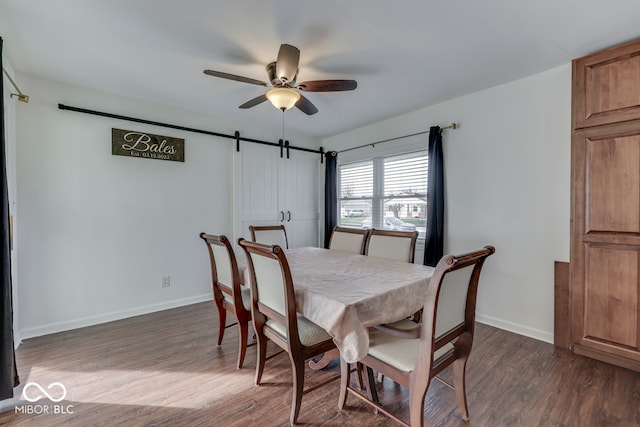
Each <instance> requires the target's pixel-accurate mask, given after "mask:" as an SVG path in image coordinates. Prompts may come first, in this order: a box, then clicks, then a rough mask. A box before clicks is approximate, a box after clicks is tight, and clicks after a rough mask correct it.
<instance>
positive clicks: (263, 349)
mask: <svg viewBox="0 0 640 427" xmlns="http://www.w3.org/2000/svg"><path fill="white" fill-rule="evenodd" d="M256 338H257V342H256V347H257V351H256V352H257V353H258V357H257V361H256V385H260V381H262V372H263V371H264V361H265V359H266V358H267V337H265V336H264V335H261V334H258V333H256Z"/></svg>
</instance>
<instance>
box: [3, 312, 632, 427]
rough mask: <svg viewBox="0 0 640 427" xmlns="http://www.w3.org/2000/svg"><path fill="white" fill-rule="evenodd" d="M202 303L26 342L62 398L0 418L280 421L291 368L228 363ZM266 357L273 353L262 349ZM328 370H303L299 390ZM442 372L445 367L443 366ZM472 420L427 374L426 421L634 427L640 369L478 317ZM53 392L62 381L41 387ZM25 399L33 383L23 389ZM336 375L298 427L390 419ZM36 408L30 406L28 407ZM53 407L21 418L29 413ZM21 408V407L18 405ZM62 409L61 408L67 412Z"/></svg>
mask: <svg viewBox="0 0 640 427" xmlns="http://www.w3.org/2000/svg"><path fill="white" fill-rule="evenodd" d="M216 317H217V316H216V315H215V308H214V306H213V302H206V303H200V304H195V305H191V306H186V307H181V308H177V309H173V310H168V311H164V312H159V313H153V314H148V315H144V316H139V317H134V318H130V319H126V320H121V321H117V322H111V323H107V324H102V325H97V326H92V327H88V328H83V329H77V330H73V331H68V332H64V333H59V334H53V335H48V336H44V337H39V338H33V339H29V340H25V341H24V342H23V343H22V344H21V345H20V347H19V348H18V351H17V354H16V356H17V360H18V368H19V372H20V377H21V380H22V384H23V385H25V384H27V383H29V382H36V383H38V384H39V385H41V386H42V387H43V388H45V389H46V387H47V386H48V385H50V384H51V383H53V382H59V383H61V384H63V385H64V387H65V388H66V390H67V394H66V398H65V399H64V400H63V401H61V402H59V403H54V402H52V401H50V400H48V399H46V398H43V399H41V400H38V401H37V402H33V403H30V402H27V401H22V402H20V403H19V404H18V405H17V408H18V413H16V409H13V408H11V409H9V410H7V411H6V412H4V413H1V414H0V425H3V426H4V425H7V426H9V425H10V426H22V425H24V426H82V427H84V426H116V425H117V426H156V425H158V426H160V425H162V426H165V425H166V426H246V427H248V426H256V425H257V426H262V427H268V426H286V425H288V419H289V409H290V404H291V370H290V364H289V360H288V358H287V356H286V354H278V355H276V356H275V357H273V358H272V359H270V360H268V361H267V365H266V367H265V373H264V376H263V385H261V386H259V387H256V386H255V385H254V383H253V379H254V363H255V346H252V347H249V349H248V350H247V356H246V360H245V366H244V368H243V369H241V370H237V369H236V367H235V364H236V352H237V334H236V328H235V327H231V328H228V329H227V335H226V336H225V338H224V341H223V345H221V346H216V344H215V343H216V331H217V318H216ZM269 351H270V354H271V353H275V352H276V350H275V348H274V347H270V350H269ZM337 373H338V363H337V361H335V362H332V364H330V365H329V367H328V368H327V369H325V370H323V371H319V372H315V371H312V370H310V369H308V371H307V374H306V377H305V389H307V388H309V387H313V386H314V384H319V383H321V382H323V381H324V380H325V379H327V378H329V377H331V376H334V375H336V374H337ZM443 376H444V377H445V379H450V378H447V377H450V376H451V373H450V372H448V371H445V372H444V373H443ZM467 387H468V389H467V397H468V400H469V412H470V416H471V420H470V421H469V422H468V423H465V422H464V421H462V420H461V419H460V416H459V413H458V409H457V405H456V401H455V396H454V393H453V391H452V390H450V389H448V388H447V387H445V386H443V385H442V384H440V383H439V382H437V381H434V382H433V383H432V384H431V388H430V389H429V393H428V395H427V398H426V409H425V425H427V426H491V427H493V426H527V427H528V426H576V427H588V426H598V427H600V426H640V374H639V373H636V372H632V371H629V370H626V369H622V368H617V367H615V366H611V365H607V364H605V363H601V362H597V361H594V360H590V359H587V358H583V357H580V356H575V355H573V354H571V353H569V352H567V351H563V350H557V349H554V347H553V346H552V345H550V344H546V343H543V342H540V341H536V340H533V339H530V338H525V337H522V336H519V335H515V334H512V333H509V332H505V331H502V330H499V329H496V328H492V327H489V326H486V325H481V324H480V325H478V326H477V332H476V338H475V342H474V349H473V352H472V354H471V359H470V362H469V365H468V371H467ZM380 388H381V389H383V390H381V391H380V393H381V399H383V402H384V404H385V406H386V407H388V408H391V409H392V410H394V411H399V413H400V414H401V415H402V416H403V417H406V416H407V415H408V411H407V407H406V404H405V402H406V400H405V398H406V392H405V390H403V389H402V388H401V387H399V386H397V385H395V384H394V383H392V382H391V381H390V380H389V379H385V380H384V383H383V384H381V385H380ZM48 391H49V392H50V393H51V395H52V397H54V398H57V397H59V396H61V388H60V387H59V386H53V387H52V388H51V390H48ZM28 395H29V397H30V398H32V399H33V398H35V397H37V396H38V395H40V394H39V391H38V390H37V389H35V388H33V387H32V389H31V390H29V393H28ZM337 401H338V382H337V381H335V382H332V383H330V384H329V385H326V386H324V387H320V388H317V389H315V390H311V391H310V392H308V393H305V395H304V398H303V401H302V409H301V414H300V417H299V424H300V425H309V426H311V425H341V426H387V425H395V423H394V422H392V421H390V420H389V419H387V418H386V417H385V416H383V415H381V414H380V415H376V414H374V413H373V412H372V411H371V410H370V409H369V408H368V407H367V406H365V405H364V404H363V403H361V402H359V401H358V400H357V399H356V398H355V397H353V396H351V397H349V399H348V400H347V406H346V410H343V411H340V410H338V407H337ZM38 406H39V407H38ZM45 407H46V408H47V409H48V410H49V412H53V411H54V410H55V409H56V407H57V408H58V409H57V410H58V412H61V411H63V410H64V413H57V414H54V413H48V414H46V413H40V414H28V413H26V412H28V411H29V410H32V411H44V410H45ZM29 408H30V409H29ZM70 412H72V413H70Z"/></svg>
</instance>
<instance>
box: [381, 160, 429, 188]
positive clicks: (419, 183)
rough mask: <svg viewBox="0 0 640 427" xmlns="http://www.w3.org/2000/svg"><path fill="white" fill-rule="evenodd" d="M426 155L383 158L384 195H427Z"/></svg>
mask: <svg viewBox="0 0 640 427" xmlns="http://www.w3.org/2000/svg"><path fill="white" fill-rule="evenodd" d="M427 169H428V163H427V155H426V153H425V154H424V155H416V154H413V155H411V156H410V157H409V156H408V155H405V156H396V157H389V158H386V159H385V160H384V196H385V197H392V196H413V195H416V194H417V195H421V196H426V195H427V172H428V171H427Z"/></svg>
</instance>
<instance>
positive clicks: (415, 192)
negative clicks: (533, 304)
mask: <svg viewBox="0 0 640 427" xmlns="http://www.w3.org/2000/svg"><path fill="white" fill-rule="evenodd" d="M427 169H428V162H427V152H426V150H425V151H419V152H413V153H408V154H403V155H394V156H388V157H377V158H374V159H371V160H366V161H360V162H354V163H347V164H343V165H339V166H338V188H339V191H340V193H339V203H338V209H339V211H338V216H339V220H338V222H339V224H340V225H341V226H346V227H367V228H372V227H373V228H378V229H382V228H384V229H387V230H402V231H413V230H418V232H419V233H420V235H419V237H420V238H424V237H425V232H426V228H427V173H428V171H427Z"/></svg>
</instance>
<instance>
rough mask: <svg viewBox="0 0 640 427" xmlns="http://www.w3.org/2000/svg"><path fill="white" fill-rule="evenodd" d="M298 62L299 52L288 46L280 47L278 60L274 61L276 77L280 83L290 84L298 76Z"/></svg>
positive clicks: (295, 48)
mask: <svg viewBox="0 0 640 427" xmlns="http://www.w3.org/2000/svg"><path fill="white" fill-rule="evenodd" d="M299 62H300V50H299V49H298V48H297V47H295V46H291V45H290V44H282V45H280V50H279V51H278V59H276V77H278V79H280V81H282V82H284V83H286V82H292V81H294V80H295V78H296V74H298V63H299Z"/></svg>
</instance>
